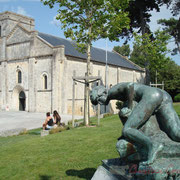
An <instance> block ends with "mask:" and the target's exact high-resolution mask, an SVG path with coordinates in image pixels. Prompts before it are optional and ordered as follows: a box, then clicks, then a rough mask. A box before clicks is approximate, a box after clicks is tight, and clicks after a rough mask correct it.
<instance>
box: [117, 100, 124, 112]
mask: <svg viewBox="0 0 180 180" xmlns="http://www.w3.org/2000/svg"><path fill="white" fill-rule="evenodd" d="M122 107H123V102H122V101H117V102H116V109H119V110H120V109H121V108H122Z"/></svg>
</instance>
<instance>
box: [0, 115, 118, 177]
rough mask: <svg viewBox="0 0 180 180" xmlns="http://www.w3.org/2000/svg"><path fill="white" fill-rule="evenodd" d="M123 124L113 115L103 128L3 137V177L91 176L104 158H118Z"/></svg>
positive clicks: (0, 162) (0, 156)
mask: <svg viewBox="0 0 180 180" xmlns="http://www.w3.org/2000/svg"><path fill="white" fill-rule="evenodd" d="M121 127H122V125H121V123H120V121H119V119H118V116H117V115H113V116H111V117H107V118H104V119H103V120H102V121H101V126H100V127H89V128H86V127H79V128H75V129H71V130H67V131H63V132H61V133H57V134H51V135H48V136H44V137H40V135H39V134H38V133H35V132H31V133H30V134H27V135H21V136H14V137H7V138H0V179H1V180H2V179H6V180H7V179H8V180H9V179H13V180H14V179H18V180H19V179H23V180H24V179H43V180H45V179H51V180H52V179H58V180H59V179H65V180H66V179H80V178H82V179H91V177H92V175H93V174H94V172H95V171H96V168H97V167H98V166H99V165H100V164H101V160H103V159H109V158H116V157H118V153H117V152H116V148H115V146H116V142H117V138H118V137H119V136H120V135H121V129H122V128H121Z"/></svg>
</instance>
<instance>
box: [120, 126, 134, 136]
mask: <svg viewBox="0 0 180 180" xmlns="http://www.w3.org/2000/svg"><path fill="white" fill-rule="evenodd" d="M131 130H132V128H130V127H124V128H123V132H122V134H123V136H124V137H129V135H130V133H131Z"/></svg>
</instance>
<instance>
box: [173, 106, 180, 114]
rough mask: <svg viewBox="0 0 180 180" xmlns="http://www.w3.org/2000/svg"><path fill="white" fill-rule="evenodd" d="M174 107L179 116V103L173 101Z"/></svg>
mask: <svg viewBox="0 0 180 180" xmlns="http://www.w3.org/2000/svg"><path fill="white" fill-rule="evenodd" d="M174 109H175V110H176V112H177V114H178V115H179V117H180V103H174Z"/></svg>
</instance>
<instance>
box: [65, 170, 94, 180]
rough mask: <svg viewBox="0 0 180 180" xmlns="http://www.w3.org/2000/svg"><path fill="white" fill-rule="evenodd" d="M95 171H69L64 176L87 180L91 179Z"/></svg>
mask: <svg viewBox="0 0 180 180" xmlns="http://www.w3.org/2000/svg"><path fill="white" fill-rule="evenodd" d="M95 171H96V169H95V168H85V169H82V170H75V169H69V170H67V171H66V174H67V175H68V176H77V177H79V178H84V179H87V180H88V179H91V178H92V176H93V175H94V173H95Z"/></svg>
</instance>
